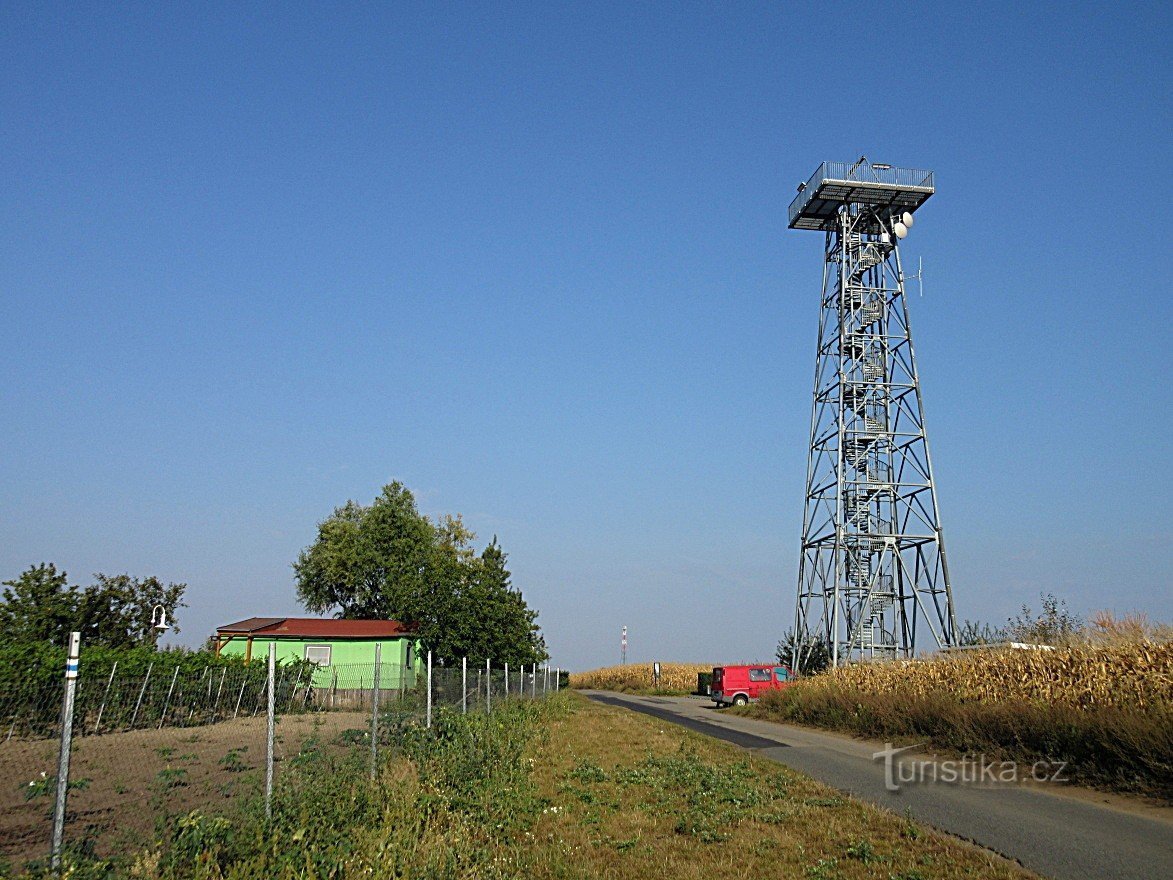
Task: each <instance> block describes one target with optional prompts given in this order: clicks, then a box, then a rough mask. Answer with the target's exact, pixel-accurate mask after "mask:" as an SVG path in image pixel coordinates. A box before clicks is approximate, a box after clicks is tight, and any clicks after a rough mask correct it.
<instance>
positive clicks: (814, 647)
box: [774, 632, 831, 675]
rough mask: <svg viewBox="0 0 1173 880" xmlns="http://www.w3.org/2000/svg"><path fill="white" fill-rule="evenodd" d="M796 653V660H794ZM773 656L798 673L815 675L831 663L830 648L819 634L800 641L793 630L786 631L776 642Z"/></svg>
mask: <svg viewBox="0 0 1173 880" xmlns="http://www.w3.org/2000/svg"><path fill="white" fill-rule="evenodd" d="M796 653H797V655H798V660H797V662H796V661H795V660H794V657H795V654H796ZM774 656H775V657H777V658H778V662H779V663H785V664H786V665H787V666H790V667H791V669H792V670H793V671H794V672H797V673H799V674H800V675H815V674H817V673H819V672H823V671H824V670H826V669H827V668H828V667H830V665H831V649H830V647H829V646H828V645H827V640H826V639H825V638H823V636H821V635H818V636H814V637H813V638H811V639H808V640H807V641H805V642H801V641H800V640H799V639H798V638H797V637H796V636H795V635H794V633H793V632H788V633H787V634H786V636H785V637H784V638H783V639H782V641H780V642H778V647H777V649H776V650H775V652H774ZM795 667H797V668H795Z"/></svg>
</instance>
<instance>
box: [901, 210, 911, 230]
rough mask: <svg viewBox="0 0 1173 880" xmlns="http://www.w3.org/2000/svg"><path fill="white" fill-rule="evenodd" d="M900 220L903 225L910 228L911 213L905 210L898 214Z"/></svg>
mask: <svg viewBox="0 0 1173 880" xmlns="http://www.w3.org/2000/svg"><path fill="white" fill-rule="evenodd" d="M900 220H901V222H902V223H903V224H904V225H905V226H907V227H908V228H909V229H912V215H911V214H909V213H908V212H907V211H905V212H904V213H903V214H901V215H900Z"/></svg>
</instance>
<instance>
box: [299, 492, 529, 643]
mask: <svg viewBox="0 0 1173 880" xmlns="http://www.w3.org/2000/svg"><path fill="white" fill-rule="evenodd" d="M475 540H476V535H475V534H473V533H472V532H471V531H470V530H469V529H468V527H467V526H465V524H464V522H463V520H461V518H460V516H459V515H456V516H443V517H440V518H439V519H438V520H437V521H436V522H432V521H431V520H429V519H428V518H427V517H425V516H423V515H422V514H421V513H420V512H419V510H418V509H417V507H416V503H415V497H414V496H413V495H412V493H411V491H410V490H409V489H407V488H406V487H405V486H404V485H403V484H402V483H398V482H395V483H391V484H390V485H388V486H384V487H383V491H382V492H381V493H380V494H379V496H378V497H377V498H376V499H375V500H374V502H373V503H372V504H370V505H369V506H364V505H360V504H357V503H356V502H354V501H348V502H346V504H344V505H343V506H341V507H339V508H336V509H335V510H334V512H333V513H332V514H331V515H330V516H329V517H328V518H327V519H326V520H325V521H323V522H322V523H321V524H320V525H319V526H318V536H317V539H316V540H315V541H314V543H313V544H311V545H310V546H309V547H307V548H306V549H305V550H303V551H302V552H301V554H300V555H299V556H298V558H297V561H296V562H295V563H294V564H293V570H294V574H295V576H296V579H297V595H298V598H299V599H300V600H301V603H302V604H303V605H304V606H305V607H306V608H307V609H308V610H310V611H312V612H315V613H318V614H323V613H330V614H334V615H335V616H337V617H342V618H350V619H393V620H401V621H403V622H404V623H408V624H413V625H415V626H416V627H417V628H418V631H419V634H420V638H421V640H422V641H423V643H424V645H425V646H426V647H427V648H429V649H431V650H432V651H433V652H434V654H435V655H436V656H437V657H438V658H439V659H441V660H442V661H455V660H458V659H459V658H461V657H468V658H469V659H470V660H476V661H482V662H483V661H484V660H485V659H486V658H488V659H491V660H492V661H493V662H494V663H497V664H500V663H510V664H521V663H533V662H536V661H540V660H544V659H545V658H546V657H547V656H548V655H547V654H546V646H545V642H544V640H543V639H542V635H541V630H540V629H539V627H538V625H537V612H536V611H534V610H533V609H531V608H529V606H528V605H526V602H525V600H524V599H523V598H522V595H521V592H520V591H519V590H517V589H515V588H514V587H513V585H512V582H511V574H510V572H509V569H508V568H507V567H506V555H505V552H504V551H503V550H502V549H501V547H500V546H499V545H498V543H497V539H496V537H494V538H493V541H492V542H491V543H490V544H489V546H488V547H486V548H485V549H484V551H482V552H481V553H479V554H478V553H477V552H476V550H475V548H474V546H473V542H474V541H475Z"/></svg>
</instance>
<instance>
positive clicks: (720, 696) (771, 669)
mask: <svg viewBox="0 0 1173 880" xmlns="http://www.w3.org/2000/svg"><path fill="white" fill-rule="evenodd" d="M793 681H794V675H793V674H792V673H791V671H790V669H789V668H788V667H786V666H715V667H713V682H712V685H711V687H710V690H709V696H710V697H712V700H713V702H714V703H716V704H717V706H718V707H720V706H728V705H730V704H732V705H734V706H744V705H745V704H746V703H748V702H749V701H750V700H756V699H757V698H758V696H759V695H760V694H761V692H762V691H773V690H778V689H779V688H784V687H787V686H788V685H790V684H792V683H793Z"/></svg>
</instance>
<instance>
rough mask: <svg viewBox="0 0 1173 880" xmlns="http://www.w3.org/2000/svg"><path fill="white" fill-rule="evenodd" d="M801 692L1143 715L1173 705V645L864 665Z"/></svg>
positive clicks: (812, 681) (1005, 652)
mask: <svg viewBox="0 0 1173 880" xmlns="http://www.w3.org/2000/svg"><path fill="white" fill-rule="evenodd" d="M801 686H802V687H803V688H815V689H817V688H852V689H860V690H864V691H867V692H870V693H876V694H892V695H898V696H909V697H917V696H927V695H930V694H947V695H949V696H951V697H952V698H954V699H957V700H960V701H961V702H987V703H998V702H1007V701H1021V700H1037V701H1045V702H1049V703H1056V704H1063V705H1069V706H1129V707H1136V708H1142V709H1143V708H1149V707H1155V706H1169V705H1171V704H1173V644H1168V643H1166V644H1157V643H1153V642H1143V643H1139V644H1131V645H1118V646H1106V647H1095V646H1079V647H1070V648H1059V649H1057V650H1055V651H1029V650H1009V649H1001V650H989V651H972V652H968V653H965V654H952V655H948V654H947V655H940V656H936V657H932V658H927V659H923V660H909V661H904V662H899V663H879V662H875V663H859V664H855V665H852V666H846V667H843V668H841V669H838V670H835V671H832V672H829V673H827V674H825V675H819V676H814V677H812V678H809V679H806V680H804V681H803V682H802V684H801Z"/></svg>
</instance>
